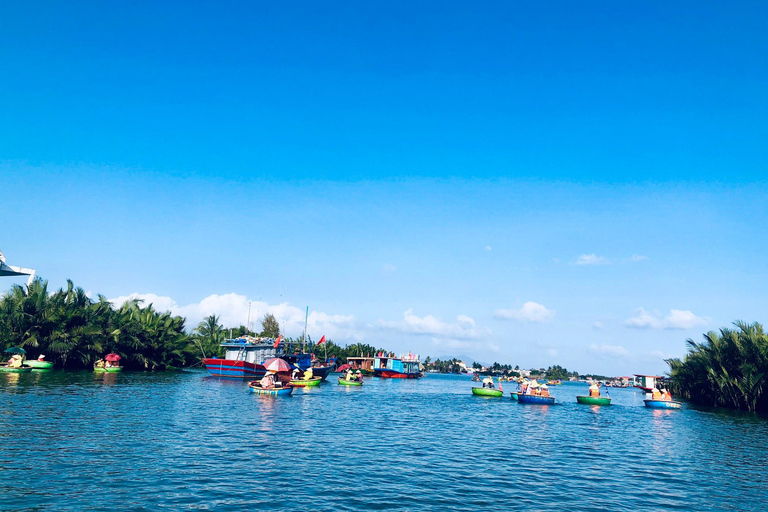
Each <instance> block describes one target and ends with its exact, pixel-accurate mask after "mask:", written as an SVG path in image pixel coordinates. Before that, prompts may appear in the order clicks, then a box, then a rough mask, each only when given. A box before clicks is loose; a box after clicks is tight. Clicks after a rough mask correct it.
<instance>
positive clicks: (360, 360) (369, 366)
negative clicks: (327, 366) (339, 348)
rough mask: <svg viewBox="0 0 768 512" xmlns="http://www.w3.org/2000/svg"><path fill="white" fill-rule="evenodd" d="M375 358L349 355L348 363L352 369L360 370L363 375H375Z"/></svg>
mask: <svg viewBox="0 0 768 512" xmlns="http://www.w3.org/2000/svg"><path fill="white" fill-rule="evenodd" d="M374 360H375V358H373V357H348V358H347V364H348V365H349V366H348V368H350V369H351V370H352V371H357V370H360V373H362V374H363V375H373V373H374V372H373V364H374ZM345 369H346V368H345Z"/></svg>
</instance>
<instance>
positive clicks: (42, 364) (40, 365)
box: [24, 359, 53, 370]
mask: <svg viewBox="0 0 768 512" xmlns="http://www.w3.org/2000/svg"><path fill="white" fill-rule="evenodd" d="M24 364H25V365H26V366H29V367H30V368H35V369H38V370H50V369H51V368H53V363H52V362H50V361H38V360H37V359H28V360H26V361H24Z"/></svg>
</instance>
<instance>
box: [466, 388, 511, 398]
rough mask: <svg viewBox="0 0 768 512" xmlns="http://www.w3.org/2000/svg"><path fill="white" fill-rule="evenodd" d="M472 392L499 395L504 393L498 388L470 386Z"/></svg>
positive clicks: (478, 394)
mask: <svg viewBox="0 0 768 512" xmlns="http://www.w3.org/2000/svg"><path fill="white" fill-rule="evenodd" d="M472 394H473V395H477V396H494V397H500V396H503V395H504V392H503V391H502V390H500V389H494V388H478V387H472Z"/></svg>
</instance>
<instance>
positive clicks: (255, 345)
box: [221, 336, 281, 364]
mask: <svg viewBox="0 0 768 512" xmlns="http://www.w3.org/2000/svg"><path fill="white" fill-rule="evenodd" d="M221 346H222V347H224V349H225V351H226V352H225V354H224V359H229V360H232V361H246V362H248V363H253V364H261V363H263V362H264V361H266V360H267V359H269V358H271V357H279V355H278V354H279V352H281V351H280V350H279V348H280V347H278V348H275V339H274V338H254V337H253V336H245V337H242V338H237V339H234V340H227V341H225V342H224V343H222V344H221Z"/></svg>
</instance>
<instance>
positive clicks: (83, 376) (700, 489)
mask: <svg viewBox="0 0 768 512" xmlns="http://www.w3.org/2000/svg"><path fill="white" fill-rule="evenodd" d="M473 384H474V383H472V382H471V381H470V380H469V378H468V377H466V376H452V375H435V374H430V375H428V376H427V377H425V378H423V379H420V380H418V381H403V380H379V379H366V381H365V385H364V386H362V387H360V388H348V387H343V386H338V385H337V384H336V382H335V376H333V375H332V376H331V377H329V382H325V383H323V385H322V386H320V387H318V388H314V389H306V390H300V389H299V390H295V391H294V393H293V395H292V396H290V397H280V398H273V397H258V396H254V395H251V394H250V393H248V387H247V384H246V383H244V382H240V381H232V380H222V379H216V378H212V377H208V376H207V374H206V373H205V372H204V371H186V372H179V373H125V374H120V375H117V374H107V375H103V374H102V375H95V374H93V373H90V372H61V371H54V372H50V373H32V374H25V375H18V374H0V437H1V439H0V490H2V494H0V510H4V511H15V510H73V509H76V510H112V509H116V508H118V509H122V510H189V509H191V510H221V511H229V510H233V511H234V510H266V509H271V510H303V511H306V512H310V511H326V510H335V511H346V510H384V509H386V510H472V511H482V512H490V511H495V510H526V511H539V510H541V511H544V510H592V511H603V510H604V511H615V510H696V511H701V510H739V511H742V510H768V419H766V418H765V417H758V416H754V415H749V414H741V413H727V412H723V411H707V410H699V409H694V408H691V407H685V408H684V409H683V410H679V411H657V410H650V409H646V408H645V407H643V402H642V399H643V394H642V393H641V392H639V391H637V390H633V389H614V390H612V391H611V395H612V397H613V402H614V405H612V406H610V407H602V408H599V407H590V406H584V405H578V404H576V403H575V397H576V395H577V394H585V393H586V386H584V385H583V384H581V385H576V384H570V383H567V384H564V385H562V386H557V387H553V388H552V389H551V391H552V394H553V396H555V397H557V399H558V401H559V402H560V404H558V405H555V406H537V405H524V404H518V403H517V402H514V401H512V400H511V399H510V397H509V393H506V396H505V397H504V398H503V399H501V398H497V399H494V398H483V397H475V396H472V395H471V392H470V388H471V387H472V385H473ZM512 389H513V385H511V384H510V385H508V386H505V390H506V391H510V390H512Z"/></svg>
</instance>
